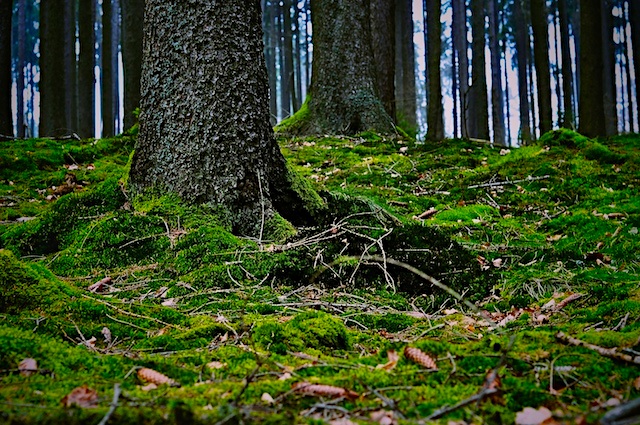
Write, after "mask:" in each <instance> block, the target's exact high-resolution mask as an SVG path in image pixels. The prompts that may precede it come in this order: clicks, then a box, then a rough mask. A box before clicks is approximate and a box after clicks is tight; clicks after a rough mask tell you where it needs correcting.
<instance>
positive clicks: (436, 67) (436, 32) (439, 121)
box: [427, 0, 444, 141]
mask: <svg viewBox="0 0 640 425" xmlns="http://www.w3.org/2000/svg"><path fill="white" fill-rule="evenodd" d="M441 14H442V2H441V1H440V0H427V39H428V45H427V51H428V57H429V61H428V62H429V103H428V105H429V107H428V111H427V139H429V140H436V141H437V140H443V139H444V122H443V116H442V112H443V111H442V109H443V108H442V80H441V78H440V57H441V55H442V38H441V36H442V24H441V23H440V15H441Z"/></svg>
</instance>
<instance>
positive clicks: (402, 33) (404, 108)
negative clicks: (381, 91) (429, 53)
mask: <svg viewBox="0 0 640 425" xmlns="http://www.w3.org/2000/svg"><path fill="white" fill-rule="evenodd" d="M359 1H362V0H359ZM396 34H397V36H396V57H397V59H396V76H397V77H396V114H397V115H398V117H397V118H398V120H397V121H398V122H403V123H404V124H405V125H406V126H407V127H408V128H410V129H415V128H416V126H417V122H418V121H417V117H416V74H415V68H416V62H415V46H414V44H413V16H412V6H411V0H396ZM398 87H402V89H401V90H398Z"/></svg>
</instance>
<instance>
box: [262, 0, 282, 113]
mask: <svg viewBox="0 0 640 425" xmlns="http://www.w3.org/2000/svg"><path fill="white" fill-rule="evenodd" d="M262 2H263V15H262V27H263V28H264V40H265V42H264V43H265V49H264V54H265V60H266V64H267V74H268V76H269V111H270V115H271V125H276V122H277V120H278V93H277V91H276V90H277V84H276V79H277V75H276V41H275V36H276V35H275V28H276V27H275V23H274V19H275V18H274V14H273V10H274V7H273V3H272V2H271V1H267V0H262Z"/></svg>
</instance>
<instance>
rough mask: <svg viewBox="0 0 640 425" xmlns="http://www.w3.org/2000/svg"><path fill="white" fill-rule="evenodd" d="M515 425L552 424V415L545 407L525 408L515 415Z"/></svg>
mask: <svg viewBox="0 0 640 425" xmlns="http://www.w3.org/2000/svg"><path fill="white" fill-rule="evenodd" d="M550 421H551V422H550ZM515 423H516V425H541V424H548V423H553V415H552V414H551V411H550V410H549V409H547V408H546V407H541V408H539V409H534V408H533V407H525V408H524V409H523V410H522V411H520V412H518V413H516V422H515Z"/></svg>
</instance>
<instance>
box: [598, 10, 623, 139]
mask: <svg viewBox="0 0 640 425" xmlns="http://www.w3.org/2000/svg"><path fill="white" fill-rule="evenodd" d="M600 7H601V13H602V29H601V34H602V60H603V68H602V91H603V102H604V117H605V118H604V119H605V128H606V135H607V136H612V135H614V134H616V133H617V132H618V109H617V99H616V79H615V75H616V52H615V49H616V46H615V43H614V42H613V27H614V22H613V13H612V8H613V2H612V1H611V0H602V2H601V6H600ZM623 103H624V102H623ZM623 127H624V120H623Z"/></svg>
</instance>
